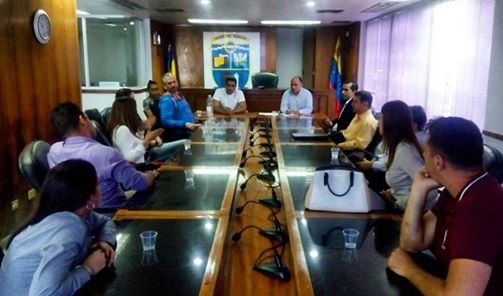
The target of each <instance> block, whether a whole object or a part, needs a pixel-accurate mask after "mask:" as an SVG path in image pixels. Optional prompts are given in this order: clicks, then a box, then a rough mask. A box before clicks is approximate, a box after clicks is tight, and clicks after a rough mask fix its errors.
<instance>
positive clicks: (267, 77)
mask: <svg viewBox="0 0 503 296" xmlns="http://www.w3.org/2000/svg"><path fill="white" fill-rule="evenodd" d="M252 87H253V88H278V75H276V74H275V73H271V72H258V73H255V74H253V76H252Z"/></svg>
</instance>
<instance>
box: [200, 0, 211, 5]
mask: <svg viewBox="0 0 503 296" xmlns="http://www.w3.org/2000/svg"><path fill="white" fill-rule="evenodd" d="M201 4H202V5H208V4H210V0H201Z"/></svg>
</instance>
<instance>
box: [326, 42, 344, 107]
mask: <svg viewBox="0 0 503 296" xmlns="http://www.w3.org/2000/svg"><path fill="white" fill-rule="evenodd" d="M341 62H342V58H341V41H340V37H337V41H336V42H335V48H334V54H333V56H332V67H331V69H330V86H329V87H330V88H331V89H333V90H335V96H336V100H335V102H336V104H335V114H339V112H340V110H341V108H342V106H343V105H344V99H343V98H342V70H341V69H342V63H341Z"/></svg>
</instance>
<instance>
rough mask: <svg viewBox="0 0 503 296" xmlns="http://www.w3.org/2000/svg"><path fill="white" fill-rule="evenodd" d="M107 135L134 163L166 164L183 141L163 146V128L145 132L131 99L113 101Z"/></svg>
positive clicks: (125, 156) (126, 157)
mask: <svg viewBox="0 0 503 296" xmlns="http://www.w3.org/2000/svg"><path fill="white" fill-rule="evenodd" d="M107 131H108V134H109V135H110V138H111V139H112V142H113V145H114V146H115V147H116V148H117V149H118V150H119V151H120V152H121V153H122V155H123V156H124V158H125V159H127V160H128V161H130V162H133V163H142V162H145V161H146V160H150V161H152V160H156V161H166V160H167V159H168V158H169V157H170V156H171V154H173V153H174V152H175V151H176V149H177V148H178V147H180V146H181V145H183V141H175V142H169V143H162V140H161V139H160V137H159V136H160V135H162V133H163V132H164V129H162V128H158V129H155V130H150V129H145V128H144V127H143V123H142V122H141V120H140V118H139V117H138V113H137V111H136V101H135V100H133V99H130V98H118V99H116V100H115V101H114V103H113V105H112V110H111V112H110V118H109V119H108V121H107ZM147 151H148V155H149V156H148V159H147V158H146V153H147Z"/></svg>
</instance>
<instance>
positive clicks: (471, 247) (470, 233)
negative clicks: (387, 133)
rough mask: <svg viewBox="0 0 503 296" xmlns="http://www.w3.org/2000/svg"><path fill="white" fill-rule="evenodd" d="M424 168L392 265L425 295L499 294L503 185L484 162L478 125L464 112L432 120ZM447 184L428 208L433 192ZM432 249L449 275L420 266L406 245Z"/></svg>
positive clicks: (501, 283) (502, 268)
mask: <svg viewBox="0 0 503 296" xmlns="http://www.w3.org/2000/svg"><path fill="white" fill-rule="evenodd" d="M426 131H427V136H426V142H425V145H424V160H425V168H424V169H422V170H420V171H419V172H418V173H417V174H416V176H415V178H414V183H413V184H412V190H411V193H410V197H409V201H408V203H407V208H406V210H405V214H404V216H403V221H402V227H401V231H400V248H398V249H396V250H395V251H393V253H392V254H391V256H390V258H389V259H388V267H389V268H390V269H391V270H393V271H394V272H395V273H397V274H398V275H400V276H403V277H405V278H406V279H408V280H409V281H410V282H411V283H412V284H413V285H414V286H416V288H417V289H418V290H419V291H421V293H422V294H423V295H470V296H473V295H486V296H491V295H501V292H502V291H503V232H502V231H501V225H503V188H502V187H501V185H500V184H499V183H498V182H497V180H496V179H495V178H494V177H492V176H491V175H489V174H488V173H487V172H486V171H485V170H484V169H483V167H482V155H483V141H482V134H481V133H480V130H479V129H478V127H477V126H476V125H475V124H474V123H473V122H471V121H469V120H466V119H463V118H459V117H447V118H438V119H435V120H433V121H432V122H431V123H430V124H429V126H428V127H427V130H426ZM441 186H444V187H445V188H444V189H443V190H442V192H441V193H440V197H439V199H438V201H437V203H436V205H435V206H434V207H433V208H432V209H431V210H430V211H428V212H426V213H425V212H424V207H425V204H426V202H427V196H428V192H430V191H431V190H434V189H436V188H439V187H441ZM427 249H429V250H431V251H432V252H433V253H434V254H435V256H436V257H437V258H438V259H439V261H440V263H442V266H443V267H444V270H445V271H446V274H447V277H446V278H445V279H444V278H438V277H436V276H434V275H432V274H430V273H428V272H427V271H425V270H423V269H422V268H421V267H419V266H418V265H417V264H416V263H415V262H414V261H413V260H412V258H411V256H410V255H409V253H408V252H421V251H423V250H427Z"/></svg>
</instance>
